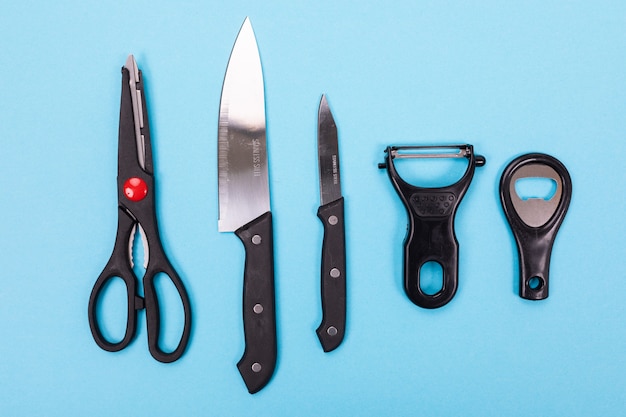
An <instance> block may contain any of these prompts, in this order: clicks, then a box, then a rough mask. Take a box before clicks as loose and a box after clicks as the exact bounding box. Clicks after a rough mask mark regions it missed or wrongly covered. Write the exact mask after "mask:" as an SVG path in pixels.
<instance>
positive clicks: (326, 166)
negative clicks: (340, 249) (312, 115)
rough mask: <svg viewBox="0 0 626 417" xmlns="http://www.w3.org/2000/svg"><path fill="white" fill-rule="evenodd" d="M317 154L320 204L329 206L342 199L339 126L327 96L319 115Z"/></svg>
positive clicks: (323, 100)
mask: <svg viewBox="0 0 626 417" xmlns="http://www.w3.org/2000/svg"><path fill="white" fill-rule="evenodd" d="M317 129H318V130H317V154H318V158H319V171H320V202H321V205H325V204H328V203H330V202H332V201H335V200H337V199H339V198H341V181H340V172H339V145H338V143H337V125H336V124H335V119H334V118H333V115H332V113H331V112H330V107H329V106H328V101H327V100H326V96H325V95H323V96H322V100H321V101H320V106H319V114H318V128H317Z"/></svg>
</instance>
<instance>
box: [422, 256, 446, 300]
mask: <svg viewBox="0 0 626 417" xmlns="http://www.w3.org/2000/svg"><path fill="white" fill-rule="evenodd" d="M419 286H420V289H421V290H422V292H423V293H424V294H426V295H429V296H433V295H435V294H437V293H439V292H441V290H442V289H443V267H442V266H441V264H440V263H439V262H436V261H428V262H426V263H424V264H423V265H422V267H421V268H420V270H419Z"/></svg>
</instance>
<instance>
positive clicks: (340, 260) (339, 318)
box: [316, 197, 346, 352]
mask: <svg viewBox="0 0 626 417" xmlns="http://www.w3.org/2000/svg"><path fill="white" fill-rule="evenodd" d="M343 203H344V202H343V197H342V198H340V199H338V200H335V201H333V202H331V203H328V204H325V205H323V206H321V207H320V208H319V209H318V210H317V217H319V218H320V220H321V221H322V224H323V225H324V241H323V243H322V269H321V278H322V279H321V288H322V323H321V324H320V326H319V327H318V328H317V330H316V332H317V336H318V337H319V339H320V343H321V344H322V348H323V349H324V352H330V351H332V350H334V349H336V348H337V347H338V346H339V345H340V344H341V342H342V341H343V336H344V333H345V328H346V240H345V226H344V209H343Z"/></svg>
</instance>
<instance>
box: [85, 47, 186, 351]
mask: <svg viewBox="0 0 626 417" xmlns="http://www.w3.org/2000/svg"><path fill="white" fill-rule="evenodd" d="M154 182H155V181H154V173H153V164H152V145H151V142H150V128H149V126H148V115H147V112H146V101H145V94H144V86H143V77H142V74H141V71H140V70H139V69H138V68H137V64H136V62H135V58H134V57H133V56H132V55H130V56H129V57H128V59H127V60H126V64H125V65H124V67H122V98H121V104H120V126H119V145H118V176H117V189H118V226H117V236H116V238H115V246H114V248H113V254H112V255H111V258H110V259H109V262H108V263H107V264H106V266H105V267H104V270H103V271H102V273H101V274H100V276H99V277H98V279H97V281H96V283H95V285H94V287H93V289H92V291H91V296H90V297H89V311H88V316H89V327H90V328H91V333H92V335H93V338H94V340H95V341H96V343H97V344H98V346H100V347H101V348H102V349H104V350H106V351H109V352H117V351H119V350H122V349H124V348H125V347H126V346H128V344H129V343H130V342H131V341H132V339H133V338H134V336H135V333H136V328H137V310H142V309H145V310H146V323H147V330H148V349H149V350H150V354H151V355H152V356H153V357H154V358H155V359H156V360H158V361H160V362H164V363H169V362H173V361H175V360H177V359H179V358H180V357H181V355H182V354H183V353H184V351H185V349H186V347H187V343H188V341H189V333H190V330H191V308H190V305H189V297H188V296H187V291H186V290H185V287H184V285H183V283H182V281H181V279H180V277H179V276H178V274H177V273H176V271H175V270H174V268H173V267H172V265H171V263H170V262H169V260H168V259H167V257H166V255H165V252H164V250H163V246H162V244H161V240H160V238H159V231H158V226H157V219H156V211H155V198H154V190H155V188H154ZM137 232H139V233H140V234H141V237H142V239H143V243H144V252H145V254H144V258H145V265H144V266H145V269H146V270H145V274H144V275H143V278H142V281H143V288H144V296H143V297H141V296H140V295H139V294H138V291H137V287H138V280H139V279H138V277H137V276H136V274H135V273H134V272H133V261H132V252H131V251H132V242H133V239H134V236H135V233H137ZM159 274H165V275H167V276H168V277H169V279H170V280H171V281H172V283H173V284H174V286H175V287H176V290H177V291H178V295H179V296H180V299H181V301H182V305H183V310H184V314H185V318H184V327H183V331H182V335H181V338H180V341H179V343H178V346H177V347H176V348H175V349H174V350H173V351H171V352H165V351H163V350H162V349H161V347H160V346H159V334H160V330H161V328H160V312H159V301H158V297H157V292H156V288H155V285H154V280H155V278H156V277H157V276H158V275H159ZM118 277H119V278H121V279H122V280H123V281H124V283H125V284H126V293H127V297H128V298H127V306H128V312H127V320H126V331H125V334H124V337H123V339H122V340H121V341H119V342H111V341H110V340H107V338H106V337H105V336H104V335H103V334H102V331H101V328H100V324H99V321H98V315H97V308H98V300H99V297H100V294H101V292H102V289H103V288H104V287H105V286H106V284H107V283H108V282H110V280H112V279H114V278H118Z"/></svg>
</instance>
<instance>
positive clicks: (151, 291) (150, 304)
mask: <svg viewBox="0 0 626 417" xmlns="http://www.w3.org/2000/svg"><path fill="white" fill-rule="evenodd" d="M157 259H158V261H156V262H155V264H154V266H152V267H151V265H150V264H148V268H150V269H149V270H147V271H146V275H144V277H143V288H144V301H145V308H146V325H147V327H148V349H149V350H150V354H151V355H152V357H153V358H154V359H156V360H158V361H159V362H163V363H171V362H174V361H175V360H177V359H179V358H180V357H181V356H182V355H183V353H184V352H185V349H186V348H187V343H188V342H189V335H190V332H191V306H190V303H189V296H188V295H187V291H186V290H185V287H184V286H183V283H182V281H181V279H180V277H179V276H178V274H177V273H176V271H175V270H174V268H172V266H171V265H170V263H169V262H168V261H167V258H165V257H164V256H162V257H158V258H157ZM161 273H163V274H165V275H167V276H168V278H169V279H170V280H171V281H172V283H173V284H174V287H176V290H177V291H178V296H179V297H180V300H181V302H182V306H183V311H184V315H185V318H184V325H183V331H182V334H181V336H180V340H179V342H178V346H176V348H175V349H174V350H173V351H171V352H165V351H164V350H162V349H161V347H160V346H159V336H160V334H161V316H160V310H159V300H158V297H157V294H156V288H155V286H154V279H155V278H156V277H157V275H158V274H161Z"/></svg>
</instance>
